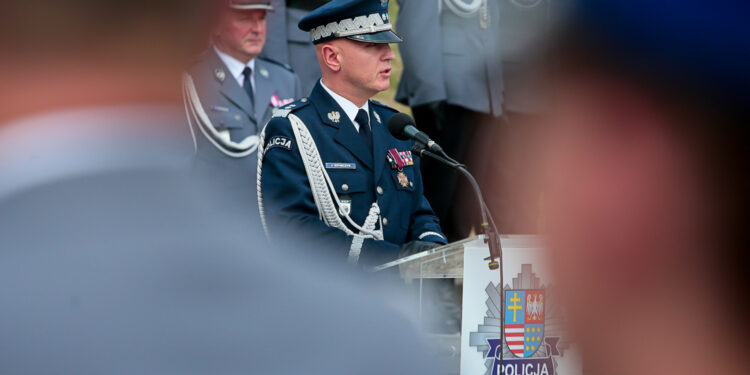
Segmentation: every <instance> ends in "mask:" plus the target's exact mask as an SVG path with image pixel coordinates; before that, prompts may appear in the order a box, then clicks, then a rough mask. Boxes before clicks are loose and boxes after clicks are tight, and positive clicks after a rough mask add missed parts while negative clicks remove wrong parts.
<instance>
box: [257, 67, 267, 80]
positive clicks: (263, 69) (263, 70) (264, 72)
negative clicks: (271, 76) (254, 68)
mask: <svg viewBox="0 0 750 375" xmlns="http://www.w3.org/2000/svg"><path fill="white" fill-rule="evenodd" d="M258 72H260V75H262V76H263V78H268V70H266V69H265V68H260V69H258Z"/></svg>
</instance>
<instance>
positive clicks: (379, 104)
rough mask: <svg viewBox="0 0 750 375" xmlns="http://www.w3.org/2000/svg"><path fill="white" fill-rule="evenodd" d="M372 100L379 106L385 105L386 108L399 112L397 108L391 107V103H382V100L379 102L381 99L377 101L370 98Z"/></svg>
mask: <svg viewBox="0 0 750 375" xmlns="http://www.w3.org/2000/svg"><path fill="white" fill-rule="evenodd" d="M370 101H371V102H372V104H375V105H377V106H380V107H383V108H386V109H390V110H391V111H393V112H398V110H397V109H395V108H393V107H391V106H389V105H386V104H383V103H381V102H379V101H377V100H375V99H370Z"/></svg>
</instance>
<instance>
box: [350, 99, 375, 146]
mask: <svg viewBox="0 0 750 375" xmlns="http://www.w3.org/2000/svg"><path fill="white" fill-rule="evenodd" d="M354 121H356V122H357V124H359V136H360V138H362V141H363V142H365V144H366V145H367V147H368V148H369V149H370V151H372V132H371V131H370V116H369V115H368V114H367V111H365V110H364V109H360V110H359V112H357V117H355V118H354Z"/></svg>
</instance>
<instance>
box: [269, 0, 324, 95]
mask: <svg viewBox="0 0 750 375" xmlns="http://www.w3.org/2000/svg"><path fill="white" fill-rule="evenodd" d="M329 1H330V0H272V1H271V5H272V6H273V9H274V11H273V12H272V13H270V14H269V15H268V41H267V42H266V45H265V46H264V47H263V53H261V56H267V57H268V58H271V59H274V60H276V61H279V62H282V63H284V64H289V65H290V66H291V67H292V69H294V72H295V73H297V76H298V77H299V80H300V83H301V84H302V92H304V93H309V92H310V91H311V90H312V88H313V87H314V86H315V84H316V83H318V81H319V80H320V66H319V65H318V64H315V63H314V61H315V45H314V44H312V41H311V40H310V34H308V33H306V32H304V31H302V30H300V29H299V28H298V27H297V24H298V23H299V21H300V20H301V19H302V18H303V17H305V16H306V15H308V14H309V13H310V12H311V11H313V10H315V9H317V8H318V7H320V6H322V5H323V4H325V3H327V2H329Z"/></svg>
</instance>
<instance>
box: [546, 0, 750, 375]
mask: <svg viewBox="0 0 750 375" xmlns="http://www.w3.org/2000/svg"><path fill="white" fill-rule="evenodd" d="M747 11H748V6H747V4H746V3H740V2H726V1H720V2H718V3H709V2H698V1H687V2H671V1H657V2H653V1H635V2H610V1H593V2H580V4H579V6H578V7H577V8H576V9H575V12H574V14H573V17H572V21H571V23H570V25H569V29H568V30H567V33H565V34H564V38H562V40H561V41H560V43H558V44H557V46H556V54H555V57H556V63H557V64H559V68H560V70H559V72H558V73H560V74H559V75H558V76H557V79H556V81H555V82H554V83H555V85H554V88H555V91H554V93H553V94H554V101H553V103H552V107H551V108H550V111H549V113H548V117H547V119H546V120H547V124H548V125H549V129H548V132H547V134H546V139H545V144H544V148H543V149H544V155H545V157H546V164H545V168H546V169H545V177H546V185H545V211H546V216H547V227H546V229H547V233H548V235H549V240H550V247H551V249H550V253H551V256H552V257H553V260H554V261H555V265H556V271H557V273H558V277H559V280H560V282H561V284H562V286H563V287H564V288H565V290H566V292H567V294H568V295H567V304H568V307H569V308H570V317H571V324H572V327H573V328H574V329H575V331H576V333H577V334H578V339H579V341H580V343H581V344H582V345H583V346H584V349H585V357H586V363H587V372H589V373H608V374H636V373H637V374H646V373H654V374H659V373H683V374H693V373H695V374H699V373H714V372H715V373H727V374H728V373H745V372H746V371H747V369H746V368H744V367H741V366H740V365H741V364H743V363H744V362H745V359H744V358H747V354H748V352H747V348H748V347H747V345H746V344H744V343H743V339H744V338H745V336H746V334H747V333H748V332H749V330H748V328H749V327H750V324H748V323H747V322H746V321H744V316H746V315H747V314H746V310H745V308H746V307H747V302H746V301H745V298H746V296H747V295H748V281H747V272H748V255H747V250H748V247H747V245H748V242H747V235H748V231H747V230H746V229H745V228H743V227H742V225H744V224H741V223H745V222H747V220H746V216H747V210H748V205H747V202H748V194H747V192H748V182H747V176H748V175H747V164H748V160H750V157H748V148H749V147H748V142H747V138H746V135H745V134H746V128H747V124H748V116H747V108H748V107H747V106H748V101H747V99H748V93H749V92H750V91H749V90H750V86H749V85H748V79H750V71H749V70H748V65H747V61H748V58H750V56H749V54H750V45H748V42H749V41H750V38H748V34H749V33H748V32H749V31H750V28H749V27H748V24H747V22H745V21H744V20H743V17H745V16H746V15H747V14H748V12H747Z"/></svg>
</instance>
